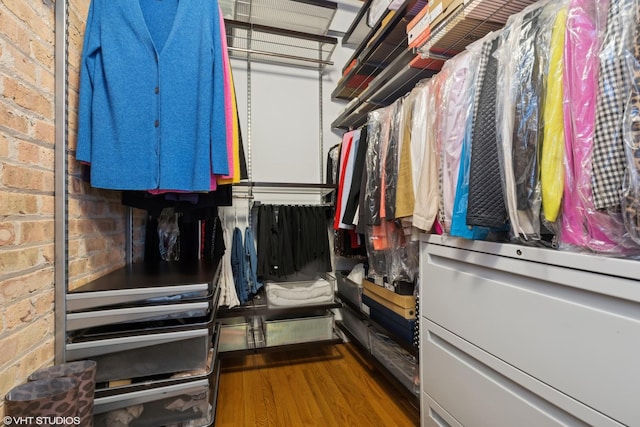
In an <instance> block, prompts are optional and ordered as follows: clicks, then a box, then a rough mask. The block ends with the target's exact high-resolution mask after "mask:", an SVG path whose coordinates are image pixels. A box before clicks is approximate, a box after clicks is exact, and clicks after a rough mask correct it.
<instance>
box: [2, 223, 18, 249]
mask: <svg viewBox="0 0 640 427" xmlns="http://www.w3.org/2000/svg"><path fill="white" fill-rule="evenodd" d="M15 243H16V225H15V223H13V222H3V223H0V246H10V245H13V244H15Z"/></svg>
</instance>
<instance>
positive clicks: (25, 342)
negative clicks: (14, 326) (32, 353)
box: [16, 313, 54, 355]
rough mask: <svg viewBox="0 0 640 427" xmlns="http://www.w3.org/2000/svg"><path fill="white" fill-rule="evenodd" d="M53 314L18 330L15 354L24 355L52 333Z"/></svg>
mask: <svg viewBox="0 0 640 427" xmlns="http://www.w3.org/2000/svg"><path fill="white" fill-rule="evenodd" d="M53 324H54V320H53V313H52V314H49V315H47V316H45V317H43V318H40V319H37V320H35V321H33V322H31V323H30V324H29V325H28V326H26V327H24V328H21V329H19V330H18V332H19V334H18V345H17V353H16V354H19V355H21V354H24V353H26V352H27V351H29V350H30V349H32V348H33V347H34V346H36V345H37V344H38V343H39V342H41V341H43V340H44V339H45V338H46V337H47V336H49V335H51V334H52V332H53Z"/></svg>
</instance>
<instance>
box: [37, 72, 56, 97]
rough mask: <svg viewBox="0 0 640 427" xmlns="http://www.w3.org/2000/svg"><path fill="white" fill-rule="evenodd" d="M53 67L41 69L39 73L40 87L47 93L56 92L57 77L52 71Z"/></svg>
mask: <svg viewBox="0 0 640 427" xmlns="http://www.w3.org/2000/svg"><path fill="white" fill-rule="evenodd" d="M52 71H53V68H50V69H47V70H40V72H39V73H38V87H39V88H40V89H42V90H43V91H44V92H45V93H55V90H56V79H55V76H54V75H53V73H52Z"/></svg>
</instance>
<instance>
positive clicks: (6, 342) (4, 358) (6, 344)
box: [0, 332, 19, 372]
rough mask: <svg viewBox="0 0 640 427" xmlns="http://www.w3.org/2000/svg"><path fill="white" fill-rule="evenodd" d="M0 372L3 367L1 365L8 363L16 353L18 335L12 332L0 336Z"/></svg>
mask: <svg viewBox="0 0 640 427" xmlns="http://www.w3.org/2000/svg"><path fill="white" fill-rule="evenodd" d="M0 348H2V351H0V372H2V371H3V370H4V369H2V368H1V367H2V366H4V365H6V364H8V363H10V362H11V361H13V360H14V358H15V357H16V356H19V355H18V335H17V334H16V333H15V332H14V333H13V334H10V335H5V336H3V337H2V338H0Z"/></svg>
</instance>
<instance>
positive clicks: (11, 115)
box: [0, 102, 29, 135]
mask: <svg viewBox="0 0 640 427" xmlns="http://www.w3.org/2000/svg"><path fill="white" fill-rule="evenodd" d="M2 126H5V127H7V128H9V129H13V130H15V131H17V132H20V133H22V134H25V135H26V134H27V132H29V120H28V119H27V118H26V117H25V116H24V114H23V113H21V112H19V111H17V110H16V109H15V108H12V107H10V106H8V105H7V104H5V103H4V102H0V127H2Z"/></svg>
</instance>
